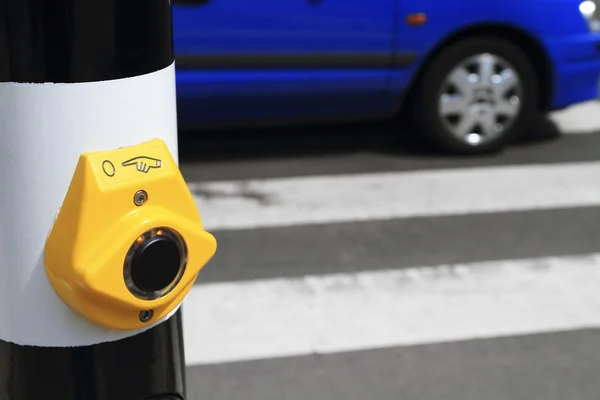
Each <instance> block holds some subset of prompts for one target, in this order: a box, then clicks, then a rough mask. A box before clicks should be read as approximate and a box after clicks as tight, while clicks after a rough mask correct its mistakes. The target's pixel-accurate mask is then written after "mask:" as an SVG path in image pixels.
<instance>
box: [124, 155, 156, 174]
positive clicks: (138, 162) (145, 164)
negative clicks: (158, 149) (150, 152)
mask: <svg viewBox="0 0 600 400" xmlns="http://www.w3.org/2000/svg"><path fill="white" fill-rule="evenodd" d="M121 165H122V166H124V167H128V166H130V165H135V168H136V169H137V170H138V171H140V172H143V173H148V171H150V169H151V168H160V167H161V166H162V161H161V160H159V159H157V158H152V157H146V156H139V157H134V158H131V159H129V160H127V161H123V163H122V164H121Z"/></svg>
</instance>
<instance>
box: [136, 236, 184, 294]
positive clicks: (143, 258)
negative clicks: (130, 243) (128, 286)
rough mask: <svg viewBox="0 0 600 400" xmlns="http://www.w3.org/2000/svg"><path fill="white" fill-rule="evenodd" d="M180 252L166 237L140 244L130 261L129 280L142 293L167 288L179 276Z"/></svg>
mask: <svg viewBox="0 0 600 400" xmlns="http://www.w3.org/2000/svg"><path fill="white" fill-rule="evenodd" d="M180 268H181V252H180V250H179V247H178V246H177V243H176V242H175V241H174V240H173V239H171V238H170V237H168V236H154V237H152V238H150V239H148V240H146V241H145V242H144V243H142V244H141V245H140V246H139V247H138V248H137V250H136V251H135V253H134V255H133V258H132V260H131V280H132V281H133V284H134V285H135V286H137V287H138V289H140V290H142V291H144V292H156V291H161V290H164V289H165V288H167V287H168V286H169V285H170V284H171V283H172V282H173V281H174V280H175V278H177V275H178V274H179V270H180Z"/></svg>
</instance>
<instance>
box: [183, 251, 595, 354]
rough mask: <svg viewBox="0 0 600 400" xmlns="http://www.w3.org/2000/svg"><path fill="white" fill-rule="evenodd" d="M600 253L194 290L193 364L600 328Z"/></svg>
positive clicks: (189, 347)
mask: <svg viewBox="0 0 600 400" xmlns="http://www.w3.org/2000/svg"><path fill="white" fill-rule="evenodd" d="M599 287H600V254H592V255H586V256H577V257H568V258H539V259H526V260H513V261H507V260H506V261H497V262H485V263H477V264H465V265H454V266H438V267H433V268H414V269H405V270H389V271H380V272H362V273H354V274H334V275H327V276H306V277H302V278H296V279H269V280H258V281H246V282H240V283H218V284H207V285H199V286H194V288H193V289H192V291H191V292H190V294H189V295H188V297H187V298H186V300H185V301H184V304H183V312H184V335H185V341H186V360H187V363H188V364H189V365H199V364H214V363H222V362H234V361H242V360H255V359H265V358H273V357H286V356H298V355H308V354H314V353H334V352H342V351H356V350H365V349H374V348H385V347H392V346H401V345H417V344H427V343H439V342H449V341H459V340H468V339H474V338H491V337H502V336H513V335H522V334H533V333H541V332H552V331H564V330H572V329H580V328H586V327H600V290H598V288H599Z"/></svg>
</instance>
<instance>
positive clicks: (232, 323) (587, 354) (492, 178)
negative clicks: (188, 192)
mask: <svg viewBox="0 0 600 400" xmlns="http://www.w3.org/2000/svg"><path fill="white" fill-rule="evenodd" d="M575 111H576V112H575V113H574V114H573V113H572V114H568V115H566V116H559V117H560V118H559V120H560V121H559V124H558V127H557V126H555V125H554V124H552V123H549V122H547V121H545V122H544V121H541V122H540V123H539V124H537V125H536V126H534V127H532V130H531V132H530V134H529V135H528V136H529V137H528V139H527V140H526V141H523V142H521V143H517V144H515V145H513V146H511V147H510V148H509V149H507V150H506V151H505V152H503V153H502V154H498V155H493V156H485V157H471V158H468V157H463V158H456V157H444V156H438V155H434V154H430V153H428V152H427V150H426V149H423V148H421V147H420V146H419V145H418V144H415V143H414V142H413V141H411V140H410V139H408V140H404V139H403V140H398V138H397V135H396V132H395V131H394V129H393V127H391V126H390V125H386V124H363V125H350V126H337V127H318V128H314V127H313V128H297V129H294V130H290V129H288V130H285V129H279V130H269V131H263V132H254V133H250V132H239V131H238V132H233V133H228V134H223V133H218V134H215V135H214V137H213V138H212V139H211V140H210V141H205V140H203V139H198V138H195V139H191V138H190V137H188V138H185V139H183V143H184V146H182V154H181V159H182V171H183V173H184V176H185V178H186V180H187V181H188V183H189V184H190V188H191V189H192V192H193V193H194V196H195V197H196V200H197V202H198V205H199V208H200V211H201V214H202V217H203V220H204V222H205V225H206V228H207V229H208V230H209V231H211V232H212V233H214V234H215V236H216V238H217V241H218V246H219V248H218V250H217V255H216V256H215V258H214V259H213V260H211V262H210V263H209V264H208V265H207V266H206V267H205V268H204V269H203V270H202V271H201V273H200V277H199V279H198V281H197V283H196V285H195V287H194V289H193V291H192V294H191V295H190V299H189V300H186V302H185V303H184V325H185V340H186V358H187V363H188V370H187V385H188V396H189V399H190V400H201V399H211V400H221V399H223V400H225V399H227V400H236V399H240V400H271V399H273V400H275V399H277V400H282V399H283V400H306V399H319V400H329V399H331V400H365V399H377V400H387V399H389V400H392V399H393V400H397V399H415V400H438V399H439V400H442V399H443V400H471V399H473V400H481V399H486V400H506V399H527V400H537V399H539V400H542V399H543V400H554V399H556V400H564V399H570V400H579V399H586V400H596V399H597V398H598V397H599V396H600V381H599V380H598V379H597V375H598V371H599V370H600V330H599V329H600V290H596V289H595V288H597V287H600V273H599V272H597V271H600V256H599V255H598V254H597V252H598V249H599V247H600V223H599V222H598V221H600V178H598V173H600V129H598V128H600V117H597V116H596V115H598V114H597V111H596V110H595V109H594V108H593V107H592V108H591V109H583V110H580V111H577V110H575ZM577 112H579V114H577ZM561 118H562V119H561ZM581 121H585V123H582V122H581ZM595 121H598V122H599V123H598V124H597V125H598V127H596V126H595V125H594V124H595ZM596 129H598V130H596ZM248 135H251V136H248ZM409 136H410V135H409ZM215 137H218V140H216V139H215ZM596 292H598V294H596Z"/></svg>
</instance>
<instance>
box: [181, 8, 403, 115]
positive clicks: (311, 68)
mask: <svg viewBox="0 0 600 400" xmlns="http://www.w3.org/2000/svg"><path fill="white" fill-rule="evenodd" d="M395 1H396V0H277V1H274V0H254V1H248V0H174V3H173V4H174V8H173V22H174V38H175V51H176V65H177V71H178V94H179V97H180V98H184V99H186V98H188V99H193V100H194V104H193V105H192V106H191V107H192V109H196V110H197V109H200V107H202V109H203V110H205V111H206V113H210V116H206V117H211V118H213V119H216V120H226V121H232V120H241V121H245V120H247V119H271V118H277V117H281V118H286V119H288V118H293V117H312V116H315V117H318V116H327V115H334V114H344V113H347V112H350V111H351V110H355V111H356V110H359V111H360V110H361V109H364V110H367V109H371V108H373V107H377V103H376V102H375V101H374V100H376V99H377V98H381V97H382V96H384V95H385V93H386V90H387V81H388V78H389V70H390V63H391V61H392V47H393V40H394V36H395V35H394V26H395V21H394V9H395V7H394V3H395ZM188 111H192V110H188Z"/></svg>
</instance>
